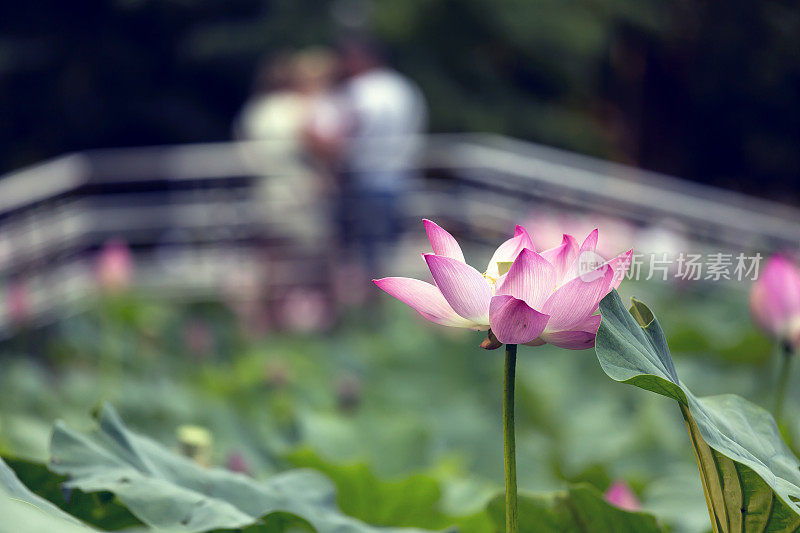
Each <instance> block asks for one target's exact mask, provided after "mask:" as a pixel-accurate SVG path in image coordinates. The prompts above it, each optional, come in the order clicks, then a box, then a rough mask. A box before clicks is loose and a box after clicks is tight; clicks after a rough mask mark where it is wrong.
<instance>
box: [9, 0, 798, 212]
mask: <svg viewBox="0 0 800 533" xmlns="http://www.w3.org/2000/svg"><path fill="white" fill-rule="evenodd" d="M364 9H366V10H367V11H368V13H367V14H368V15H369V16H368V17H367V16H362V15H363V13H360V12H359V10H362V11H363V10H364ZM359 20H369V21H370V22H369V24H370V26H371V28H372V29H373V30H374V31H375V33H376V34H377V35H378V36H379V37H380V38H381V39H383V40H384V41H385V42H386V44H387V46H388V48H389V49H390V51H391V53H392V57H393V59H394V61H395V62H396V63H397V65H398V67H399V68H400V69H401V70H403V71H405V72H407V73H408V74H409V75H411V76H412V77H414V78H415V79H417V80H418V82H419V83H420V85H421V86H422V87H423V89H424V91H425V93H426V95H427V96H428V98H429V100H430V107H431V112H432V116H431V120H432V129H433V130H434V131H494V132H499V133H504V134H508V135H512V136H516V137H521V138H525V139H531V140H536V141H540V142H544V143H547V144H552V145H556V146H560V147H564V148H569V149H573V150H578V151H581V152H585V153H589V154H594V155H599V156H602V157H610V158H613V159H616V160H620V161H624V162H629V163H633V164H638V165H641V166H644V167H646V168H651V169H654V170H661V171H666V172H670V173H675V174H678V175H681V176H685V177H689V178H692V179H696V180H699V181H704V182H709V183H716V184H722V185H725V186H729V187H733V188H738V189H742V190H745V191H748V192H755V193H761V194H765V195H770V196H774V197H778V198H781V199H788V198H789V195H796V194H797V192H796V190H795V189H796V188H795V187H794V184H795V182H796V181H797V178H798V174H800V151H798V150H797V146H798V142H799V141H800V54H798V53H797V38H796V36H797V35H798V32H799V31H800V6H799V5H797V4H796V3H792V2H789V1H787V0H764V1H761V2H757V1H755V0H750V1H742V0H740V1H737V2H734V4H730V3H726V4H720V3H714V2H703V1H700V0H679V1H677V2H671V3H665V2H659V1H657V0H610V1H606V2H598V1H597V0H569V1H563V0H536V1H530V0H503V1H500V2H498V1H496V0H376V1H374V2H373V3H368V2H367V0H229V1H226V2H212V1H209V0H91V1H86V2H79V3H64V2H57V1H55V0H38V1H34V2H6V3H3V4H2V5H0V170H9V169H12V168H15V167H18V166H21V165H23V164H27V163H31V162H34V161H37V160H40V159H42V158H45V157H48V156H52V155H56V154H59V153H62V152H65V151H69V150H76V149H84V148H92V147H102V146H124V145H136V144H153V143H171V142H188V141H207V140H222V139H226V138H228V137H229V136H230V123H231V120H232V118H233V116H234V115H235V113H236V111H237V110H238V108H239V106H240V105H241V103H242V102H243V101H244V99H245V98H246V95H247V93H248V90H249V87H250V85H251V83H252V78H253V73H254V71H255V66H256V65H257V63H258V61H259V58H260V57H262V56H263V55H264V54H269V53H274V52H276V51H278V50H280V49H285V48H291V47H297V46H305V45H309V44H317V43H330V42H332V41H333V40H334V39H335V37H336V34H337V32H338V31H339V30H340V29H341V26H342V24H357V23H358V22H359ZM794 200H796V197H795V198H794Z"/></svg>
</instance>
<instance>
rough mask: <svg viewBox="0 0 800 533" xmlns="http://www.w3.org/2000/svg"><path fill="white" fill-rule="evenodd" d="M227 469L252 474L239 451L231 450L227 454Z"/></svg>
mask: <svg viewBox="0 0 800 533" xmlns="http://www.w3.org/2000/svg"><path fill="white" fill-rule="evenodd" d="M226 466H227V467H228V470H230V471H231V472H239V473H240V474H246V475H248V476H249V475H252V472H251V471H250V466H249V465H248V464H247V459H245V458H244V455H242V454H241V453H240V452H233V453H231V454H230V455H229V456H228V461H227V463H226Z"/></svg>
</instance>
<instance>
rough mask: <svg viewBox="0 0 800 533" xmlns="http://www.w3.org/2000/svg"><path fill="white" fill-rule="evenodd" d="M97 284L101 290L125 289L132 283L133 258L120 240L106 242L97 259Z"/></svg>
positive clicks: (126, 246)
mask: <svg viewBox="0 0 800 533" xmlns="http://www.w3.org/2000/svg"><path fill="white" fill-rule="evenodd" d="M95 274H96V277H97V282H98V284H99V285H100V287H101V288H102V289H103V290H106V291H111V292H115V291H120V290H124V289H127V288H128V287H129V286H130V284H131V282H132V281H133V257H132V255H131V251H130V249H129V248H128V245H127V244H126V243H125V241H123V240H121V239H111V240H110V241H108V242H106V244H105V245H104V246H103V249H102V250H101V251H100V254H99V255H98V257H97V264H96V272H95Z"/></svg>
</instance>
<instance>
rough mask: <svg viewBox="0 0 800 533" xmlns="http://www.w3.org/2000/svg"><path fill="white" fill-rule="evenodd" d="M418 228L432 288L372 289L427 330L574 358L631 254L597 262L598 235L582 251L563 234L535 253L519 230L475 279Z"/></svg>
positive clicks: (454, 251)
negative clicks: (485, 334)
mask: <svg viewBox="0 0 800 533" xmlns="http://www.w3.org/2000/svg"><path fill="white" fill-rule="evenodd" d="M423 222H424V224H425V230H426V232H427V234H428V239H429V240H430V244H431V247H432V248H433V253H426V254H422V256H423V258H424V259H425V261H426V262H427V264H428V268H429V269H430V272H431V275H432V276H433V279H434V281H435V283H436V284H435V285H433V284H430V283H426V282H424V281H420V280H417V279H411V278H397V277H393V278H383V279H377V280H373V281H374V283H375V284H376V285H377V286H378V287H380V288H381V289H383V290H384V291H386V292H387V293H389V294H391V295H392V296H394V297H395V298H397V299H398V300H400V301H402V302H404V303H406V304H408V305H410V306H411V307H413V308H414V309H416V310H417V312H419V313H420V314H421V315H422V316H423V317H425V318H426V319H428V320H430V321H431V322H435V323H437V324H441V325H444V326H453V327H460V328H469V329H473V330H486V329H491V331H492V333H493V334H494V337H496V339H497V341H499V343H502V344H528V345H530V346H539V345H542V344H545V343H549V344H553V345H555V346H559V347H561V348H567V349H571V350H581V349H584V348H591V347H592V346H594V339H595V335H596V334H597V328H598V326H599V325H600V315H597V314H595V313H596V311H597V308H598V304H599V302H600V300H601V299H602V298H603V297H604V296H605V295H606V294H608V293H609V291H611V290H612V289H615V288H617V287H618V286H619V284H620V282H621V281H622V278H623V277H624V275H625V272H626V271H627V268H628V265H629V263H630V257H631V254H632V250H629V251H628V252H625V253H623V254H620V255H618V256H616V257H614V258H613V259H611V260H610V261H598V260H597V257H598V255H597V253H596V249H597V239H598V231H597V230H596V229H595V230H594V231H592V232H591V233H589V236H588V237H586V239H585V240H584V241H583V243H582V244H578V241H576V240H575V238H574V237H572V236H571V235H566V234H565V235H563V236H562V242H561V244H560V245H559V246H556V247H554V248H551V249H549V250H544V251H542V252H541V253H537V252H536V251H534V250H535V249H534V246H533V242H532V241H531V238H530V236H529V235H528V232H527V231H526V230H525V228H523V227H522V226H517V227H516V230H515V232H514V236H513V237H511V238H510V239H508V240H507V241H506V242H504V243H503V244H501V245H500V247H499V248H497V250H496V251H495V253H494V255H493V256H492V258H491V260H490V261H489V264H488V266H487V267H486V271H485V272H484V273H480V272H478V271H477V270H475V269H474V268H473V267H471V266H469V265H468V264H466V262H465V261H464V254H463V252H462V251H461V247H460V246H459V245H458V243H457V242H456V240H455V238H453V236H452V235H450V233H448V232H447V231H445V230H444V229H443V228H441V227H440V226H438V225H437V224H435V223H434V222H431V221H430V220H425V221H423ZM587 259H588V261H587ZM484 347H487V348H497V347H499V344H497V343H491V344H485V345H484Z"/></svg>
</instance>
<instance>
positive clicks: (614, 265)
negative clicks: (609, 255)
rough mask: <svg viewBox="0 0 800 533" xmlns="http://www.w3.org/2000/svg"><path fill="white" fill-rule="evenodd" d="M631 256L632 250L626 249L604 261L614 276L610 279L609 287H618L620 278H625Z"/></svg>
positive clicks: (620, 281)
mask: <svg viewBox="0 0 800 533" xmlns="http://www.w3.org/2000/svg"><path fill="white" fill-rule="evenodd" d="M631 257H633V250H628V251H627V252H625V253H624V254H620V255H618V256H617V257H615V258H613V259H611V260H609V261H608V262H607V263H606V264H607V265H608V266H610V267H611V269H612V270H613V271H614V277H613V278H612V279H611V289H616V288H618V287H619V284H620V283H622V280H623V279H625V275H626V274H627V273H628V269H629V268H630V266H631Z"/></svg>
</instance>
